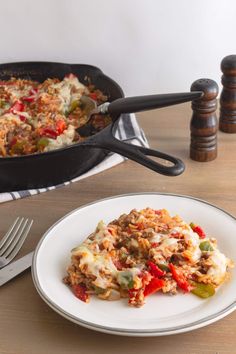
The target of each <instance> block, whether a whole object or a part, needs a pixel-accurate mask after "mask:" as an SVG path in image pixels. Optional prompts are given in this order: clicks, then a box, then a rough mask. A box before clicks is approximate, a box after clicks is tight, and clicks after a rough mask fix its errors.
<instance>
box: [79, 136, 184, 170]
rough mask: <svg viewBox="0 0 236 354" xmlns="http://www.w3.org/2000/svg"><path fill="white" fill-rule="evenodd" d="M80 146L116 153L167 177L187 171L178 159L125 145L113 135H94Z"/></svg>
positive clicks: (143, 148)
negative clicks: (155, 159) (167, 162)
mask: <svg viewBox="0 0 236 354" xmlns="http://www.w3.org/2000/svg"><path fill="white" fill-rule="evenodd" d="M80 145H85V146H90V147H95V148H96V147H97V148H102V149H106V150H109V151H112V152H116V153H118V154H120V155H123V156H125V157H128V158H129V159H131V160H134V161H136V162H138V163H139V164H141V165H143V166H146V167H148V168H150V169H151V170H153V171H155V172H158V173H160V174H162V175H166V176H178V175H180V174H181V173H183V172H184V169H185V166H184V163H183V162H182V161H181V160H179V159H178V158H176V157H173V156H170V155H167V154H164V153H162V152H160V151H157V150H152V149H148V148H145V147H141V146H137V145H131V144H127V143H124V142H122V141H120V140H117V139H116V138H114V136H113V135H106V134H102V137H101V136H99V137H98V136H95V135H94V136H93V137H92V139H88V140H87V141H84V142H82V143H80ZM148 156H154V157H158V158H160V159H163V160H164V161H170V162H172V163H173V165H172V166H166V165H165V164H161V163H159V162H156V161H154V160H152V159H150V158H149V157H148Z"/></svg>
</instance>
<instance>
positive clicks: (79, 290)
mask: <svg viewBox="0 0 236 354" xmlns="http://www.w3.org/2000/svg"><path fill="white" fill-rule="evenodd" d="M72 289H73V291H74V294H75V296H76V297H77V298H78V299H80V300H81V301H84V302H88V301H89V295H88V293H87V288H86V286H85V285H84V284H77V285H73V286H72Z"/></svg>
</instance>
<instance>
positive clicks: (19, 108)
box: [10, 100, 25, 114]
mask: <svg viewBox="0 0 236 354" xmlns="http://www.w3.org/2000/svg"><path fill="white" fill-rule="evenodd" d="M24 109H25V106H24V104H23V103H22V102H21V101H19V100H18V101H16V102H15V103H14V104H13V106H12V107H11V108H10V112H12V113H13V114H15V112H23V111H24Z"/></svg>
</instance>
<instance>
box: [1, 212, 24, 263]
mask: <svg viewBox="0 0 236 354" xmlns="http://www.w3.org/2000/svg"><path fill="white" fill-rule="evenodd" d="M23 220H24V218H19V217H18V218H17V219H16V220H15V222H14V223H13V225H12V226H11V227H10V228H9V230H8V231H7V233H6V235H5V236H4V237H3V239H2V241H1V244H0V256H2V255H3V254H4V252H5V251H6V250H7V248H8V247H9V246H10V244H11V242H12V241H13V240H14V238H15V236H16V234H17V232H18V230H19V228H20V226H21V224H22V222H23Z"/></svg>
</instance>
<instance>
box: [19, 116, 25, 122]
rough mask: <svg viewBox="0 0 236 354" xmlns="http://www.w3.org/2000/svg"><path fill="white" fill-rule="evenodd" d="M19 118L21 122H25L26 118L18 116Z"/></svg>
mask: <svg viewBox="0 0 236 354" xmlns="http://www.w3.org/2000/svg"><path fill="white" fill-rule="evenodd" d="M19 118H20V120H21V121H22V122H25V121H26V117H25V116H23V115H22V114H20V115H19Z"/></svg>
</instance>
